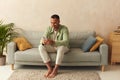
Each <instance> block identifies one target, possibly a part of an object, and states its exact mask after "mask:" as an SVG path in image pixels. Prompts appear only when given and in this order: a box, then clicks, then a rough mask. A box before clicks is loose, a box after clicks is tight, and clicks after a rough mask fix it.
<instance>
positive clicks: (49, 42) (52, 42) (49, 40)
mask: <svg viewBox="0 0 120 80" xmlns="http://www.w3.org/2000/svg"><path fill="white" fill-rule="evenodd" d="M54 43H55V42H54V41H53V40H51V39H47V40H44V44H45V45H53V44H54Z"/></svg>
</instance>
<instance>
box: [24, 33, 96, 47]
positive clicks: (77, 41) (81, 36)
mask: <svg viewBox="0 0 120 80" xmlns="http://www.w3.org/2000/svg"><path fill="white" fill-rule="evenodd" d="M22 35H23V36H24V37H25V38H27V40H28V41H29V42H30V43H31V44H32V46H33V47H38V45H39V44H40V39H41V37H42V36H43V32H40V31H22ZM91 35H93V36H95V31H80V32H70V35H69V38H70V47H79V48H81V47H82V45H83V43H84V42H85V40H86V39H87V38H88V37H89V36H91Z"/></svg>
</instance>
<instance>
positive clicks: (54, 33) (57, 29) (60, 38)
mask: <svg viewBox="0 0 120 80" xmlns="http://www.w3.org/2000/svg"><path fill="white" fill-rule="evenodd" d="M50 21H51V26H49V27H48V28H47V31H46V32H45V34H44V36H43V38H42V39H41V44H40V45H39V52H40V55H41V58H42V59H43V62H44V63H45V64H46V66H47V68H48V72H47V73H46V74H45V77H48V78H53V77H55V76H56V75H57V72H58V67H59V66H60V64H61V62H62V59H63V57H64V53H66V52H67V51H68V50H69V31H68V28H67V27H65V26H64V25H61V24H60V19H59V16H58V15H56V14H54V15H52V16H51V19H50ZM48 52H56V53H57V54H56V61H55V66H54V68H52V67H51V60H50V57H49V55H48Z"/></svg>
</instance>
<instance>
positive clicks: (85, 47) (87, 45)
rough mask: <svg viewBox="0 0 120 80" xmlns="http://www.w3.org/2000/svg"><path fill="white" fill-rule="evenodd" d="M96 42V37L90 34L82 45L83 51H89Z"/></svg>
mask: <svg viewBox="0 0 120 80" xmlns="http://www.w3.org/2000/svg"><path fill="white" fill-rule="evenodd" d="M95 42H96V38H95V37H93V36H89V37H88V38H87V40H86V41H85V42H84V44H83V46H82V49H83V51H85V52H86V51H89V49H90V48H91V47H92V45H93V44H94V43H95Z"/></svg>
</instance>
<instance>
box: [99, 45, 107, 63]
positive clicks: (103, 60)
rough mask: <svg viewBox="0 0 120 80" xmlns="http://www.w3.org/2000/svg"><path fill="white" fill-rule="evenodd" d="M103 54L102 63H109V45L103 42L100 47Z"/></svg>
mask: <svg viewBox="0 0 120 80" xmlns="http://www.w3.org/2000/svg"><path fill="white" fill-rule="evenodd" d="M99 51H100V54H101V65H108V45H107V44H105V43H103V44H101V45H100V47H99Z"/></svg>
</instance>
